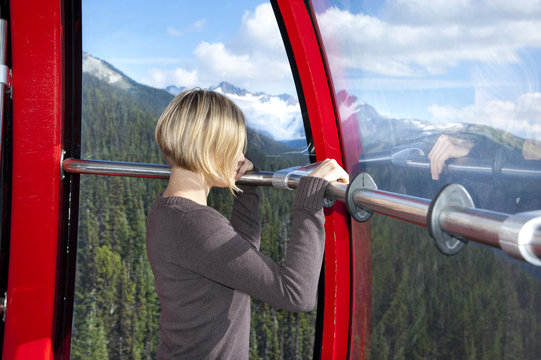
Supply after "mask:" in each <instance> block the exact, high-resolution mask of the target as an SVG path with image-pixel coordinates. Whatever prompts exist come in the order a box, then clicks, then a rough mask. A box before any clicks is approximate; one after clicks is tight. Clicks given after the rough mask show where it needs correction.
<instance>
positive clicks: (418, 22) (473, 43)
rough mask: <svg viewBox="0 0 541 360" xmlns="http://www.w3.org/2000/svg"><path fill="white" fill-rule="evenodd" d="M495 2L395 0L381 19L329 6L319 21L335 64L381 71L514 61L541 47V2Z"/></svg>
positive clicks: (406, 72) (406, 73) (429, 71)
mask: <svg viewBox="0 0 541 360" xmlns="http://www.w3.org/2000/svg"><path fill="white" fill-rule="evenodd" d="M496 1H497V3H498V4H496V5H495V1H494V0H491V1H490V3H489V2H488V0H485V1H477V0H471V1H468V0H462V1H459V2H455V1H453V2H451V1H446V0H434V1H432V0H417V1H407V2H406V1H404V0H394V1H389V2H388V3H387V5H386V7H385V9H384V10H383V13H382V16H381V18H376V17H373V16H369V15H366V14H363V13H359V14H352V13H350V12H348V11H345V10H340V9H338V8H336V7H331V8H329V9H327V10H326V11H325V12H323V13H320V14H318V16H317V19H318V23H319V25H320V28H321V29H322V36H323V38H324V42H325V44H326V45H327V44H331V45H330V46H328V47H327V48H328V50H329V52H330V54H328V55H329V57H331V58H332V62H333V63H335V64H338V65H340V66H344V67H347V68H353V69H361V70H364V71H368V72H370V73H374V74H379V75H388V76H402V77H416V76H426V75H435V74H444V73H446V72H447V71H448V69H449V68H452V67H456V66H457V65H458V64H459V63H460V62H462V61H480V62H485V61H496V62H499V63H518V62H519V61H520V57H519V52H520V50H521V49H523V48H525V47H534V48H538V47H541V37H540V36H538V33H539V30H538V29H539V28H540V27H541V16H540V15H541V5H540V4H541V3H540V2H539V1H531V0H525V1H523V2H521V3H520V5H517V3H518V1H514V2H509V1H503V0H496ZM337 39H338V41H337ZM337 43H338V44H347V45H344V46H343V47H339V46H337V45H336V44H337Z"/></svg>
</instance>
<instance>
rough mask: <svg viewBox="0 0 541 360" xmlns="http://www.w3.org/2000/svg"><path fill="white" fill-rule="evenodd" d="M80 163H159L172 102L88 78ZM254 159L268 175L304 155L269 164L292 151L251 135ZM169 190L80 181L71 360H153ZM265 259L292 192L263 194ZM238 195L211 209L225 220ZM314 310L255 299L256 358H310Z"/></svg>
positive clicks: (285, 221)
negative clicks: (155, 242) (154, 233)
mask: <svg viewBox="0 0 541 360" xmlns="http://www.w3.org/2000/svg"><path fill="white" fill-rule="evenodd" d="M83 80H84V86H83V133H82V146H83V157H85V158H93V159H111V160H118V161H134V162H148V163H160V162H162V160H161V155H160V153H159V151H158V149H157V146H156V145H155V141H154V126H155V123H156V120H157V116H158V115H159V112H160V111H161V109H160V106H159V104H164V106H165V104H166V103H167V102H168V101H169V100H170V99H171V95H170V94H168V93H166V92H165V91H159V90H156V89H150V88H147V87H139V86H137V85H136V84H135V85H134V86H136V87H135V88H131V89H129V90H119V89H118V88H115V87H113V86H110V85H108V84H106V83H104V82H102V81H100V80H98V79H96V78H94V77H92V76H89V75H87V74H85V75H84V79H83ZM249 139H252V140H257V141H251V142H250V144H249V149H248V156H249V157H250V158H251V159H252V160H253V161H254V163H255V164H256V165H257V166H259V167H260V168H262V169H264V170H272V171H273V170H277V169H280V168H284V167H290V166H293V165H298V164H304V163H306V162H307V158H306V157H305V156H303V155H295V154H292V155H289V156H288V157H283V156H278V157H268V156H266V155H265V154H269V153H270V154H279V153H281V152H284V151H286V149H287V151H290V150H291V149H290V148H286V147H284V145H281V144H278V143H276V142H274V141H271V140H269V139H268V138H265V137H263V136H260V135H257V134H255V133H253V132H251V131H250V132H249ZM164 187H165V183H164V182H162V181H160V180H154V179H136V178H120V177H106V176H91V175H83V176H82V179H81V194H80V216H79V239H78V249H77V251H78V254H77V256H78V257H77V278H76V284H75V306H74V319H73V331H72V350H71V354H72V356H71V357H72V358H73V359H103V358H110V359H147V358H155V349H156V346H157V342H158V338H159V327H158V318H159V312H160V308H159V302H158V297H157V295H156V293H155V290H154V279H153V275H152V271H151V269H150V266H149V264H148V261H147V259H146V250H145V226H146V216H147V213H148V210H149V208H150V206H151V204H152V202H153V201H154V198H155V197H156V196H157V195H158V194H159V193H160V192H161V191H163V188H164ZM260 194H261V218H262V244H261V248H262V251H263V252H264V253H266V254H267V255H269V256H270V257H272V258H273V259H274V260H275V261H280V259H281V258H282V257H283V255H284V252H285V251H286V249H285V241H284V239H285V238H286V237H287V234H288V231H289V225H290V214H291V205H292V200H293V197H292V196H293V193H291V192H284V191H278V190H273V189H260ZM231 204H232V197H231V194H230V193H229V192H228V191H213V193H212V197H211V198H210V199H209V205H211V206H213V207H215V208H217V209H218V210H219V211H221V212H223V213H224V214H226V215H227V214H228V213H229V211H230V206H231ZM314 322H315V312H312V313H308V314H292V313H288V312H284V311H279V310H276V309H273V308H271V307H269V306H267V305H265V304H262V303H259V302H256V301H254V302H253V310H252V329H251V348H252V352H251V357H252V358H265V359H271V358H276V359H279V358H287V359H290V358H302V359H308V358H311V357H312V352H313V338H314Z"/></svg>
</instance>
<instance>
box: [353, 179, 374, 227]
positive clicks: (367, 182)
mask: <svg viewBox="0 0 541 360" xmlns="http://www.w3.org/2000/svg"><path fill="white" fill-rule="evenodd" d="M361 189H369V190H377V189H378V187H377V185H376V183H375V182H374V179H372V177H371V176H370V175H368V173H364V172H363V173H359V174H357V176H355V177H354V178H353V180H352V181H351V182H350V184H349V186H348V188H347V189H346V207H347V209H348V211H349V214H350V215H351V217H353V218H354V219H355V220H357V221H358V222H365V221H367V220H368V219H370V217H371V216H372V213H373V211H371V210H367V209H363V208H361V207H359V206H357V205H355V202H354V195H355V193H356V192H357V191H359V190H361Z"/></svg>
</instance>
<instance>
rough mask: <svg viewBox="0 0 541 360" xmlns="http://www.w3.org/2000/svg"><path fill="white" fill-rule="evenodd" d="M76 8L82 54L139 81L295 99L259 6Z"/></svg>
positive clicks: (276, 37) (145, 0)
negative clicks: (221, 86)
mask: <svg viewBox="0 0 541 360" xmlns="http://www.w3.org/2000/svg"><path fill="white" fill-rule="evenodd" d="M261 4H264V5H262V6H261ZM82 8H83V50H84V51H87V52H88V53H90V54H91V55H93V56H95V57H98V58H100V59H103V60H106V61H108V62H110V63H111V64H113V65H114V66H115V67H117V68H118V69H120V70H121V71H123V72H124V73H125V74H126V75H128V76H130V77H131V78H133V79H134V80H136V81H138V82H141V83H145V84H148V85H152V86H156V87H165V86H167V85H177V86H178V85H182V86H203V87H208V86H212V85H217V84H218V82H219V81H222V80H225V81H230V82H232V83H234V84H235V85H237V86H240V87H244V88H246V89H248V90H252V91H267V92H269V93H271V94H279V93H284V92H287V93H290V94H295V89H294V85H293V80H292V78H291V73H290V70H289V65H288V63H287V57H286V54H285V50H284V49H283V44H282V42H281V38H280V34H279V30H278V27H277V25H276V21H275V20H274V18H273V16H272V9H271V7H270V4H268V3H267V2H265V1H261V0H259V1H253V0H251V1H247V0H235V1H214V2H208V1H187V0H184V1H179V0H160V1H149V0H134V1H126V0H120V1H117V0H115V1H104V0H83V5H82ZM269 15H271V16H269ZM269 20H271V21H269ZM255 28H257V29H255ZM266 63H269V66H266V71H261V68H262V67H264V66H265V64H266Z"/></svg>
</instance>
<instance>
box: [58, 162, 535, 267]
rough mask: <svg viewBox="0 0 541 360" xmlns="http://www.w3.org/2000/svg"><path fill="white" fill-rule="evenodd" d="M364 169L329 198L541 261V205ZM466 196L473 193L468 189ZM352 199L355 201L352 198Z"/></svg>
mask: <svg viewBox="0 0 541 360" xmlns="http://www.w3.org/2000/svg"><path fill="white" fill-rule="evenodd" d="M62 168H63V170H64V171H66V172H69V173H74V174H98V175H119V176H137V177H149V178H159V179H167V178H168V177H169V175H170V174H171V170H170V169H169V167H168V166H166V165H155V164H141V163H125V162H115V161H98V160H76V159H66V160H64V161H63V162H62ZM313 169H314V166H313V165H312V166H308V167H296V168H289V169H284V170H280V171H277V172H274V173H273V172H267V171H252V172H249V173H246V174H244V175H243V176H242V177H241V179H240V180H239V181H237V184H244V185H258V186H273V187H277V188H280V189H295V188H297V186H298V184H299V181H300V179H301V178H302V177H303V176H306V175H308V174H310V172H311V171H312V170H313ZM359 175H364V177H358V178H355V179H353V181H352V182H351V184H349V185H346V184H342V183H339V182H333V183H331V184H330V185H329V186H328V188H327V190H326V192H325V197H327V198H329V199H332V200H339V201H343V202H346V204H347V206H348V210H350V213H351V215H352V216H353V217H354V218H355V219H357V220H359V219H358V218H357V217H356V215H355V213H354V211H352V210H355V208H358V209H361V210H362V211H366V212H368V213H369V215H370V214H371V212H377V213H380V214H383V215H387V216H391V217H394V218H397V219H400V220H404V221H408V222H411V223H413V224H416V225H420V226H425V227H428V228H429V230H430V233H431V235H432V236H433V237H434V239H435V241H436V245H437V246H438V248H439V249H440V250H442V252H444V253H446V254H448V255H452V254H455V253H457V252H458V251H460V249H461V248H462V247H458V248H457V247H455V245H453V244H450V245H449V246H450V248H449V252H446V249H445V246H447V245H446V244H447V243H446V242H447V241H449V239H448V237H451V238H452V239H455V242H461V241H462V240H466V239H467V240H471V241H475V242H479V243H482V244H485V245H488V246H492V247H495V248H500V249H502V250H504V251H505V252H506V253H507V254H509V255H511V256H513V257H516V258H519V259H521V260H525V261H528V262H530V263H532V264H535V265H541V211H537V212H527V213H518V214H514V215H509V214H505V213H500V212H495V211H489V210H483V209H477V208H475V207H474V206H473V202H472V203H471V206H470V205H468V204H470V203H468V202H465V203H461V202H460V201H458V202H457V195H460V192H458V193H456V192H453V191H456V186H459V185H456V184H455V189H451V187H450V188H449V189H447V190H451V192H449V191H447V190H446V189H445V188H444V189H442V191H441V192H440V194H438V196H437V197H436V198H435V199H434V200H432V201H431V200H428V199H424V198H419V197H414V196H408V195H402V194H397V193H392V192H388V191H382V190H377V188H375V186H374V185H373V184H371V183H370V182H369V181H368V180H371V178H370V177H369V176H368V175H367V174H359ZM368 178H370V179H368ZM358 179H359V180H358ZM360 180H362V181H360ZM371 181H372V180H371ZM463 191H465V190H463ZM464 196H466V198H469V194H467V192H466V193H465V194H464ZM350 199H351V200H350ZM350 202H352V203H353V204H350ZM461 204H466V205H461ZM362 216H365V214H362ZM369 217H370V216H367V217H366V218H364V219H363V220H360V221H364V220H367V219H368V218H369ZM434 227H436V228H437V229H435V228H434ZM435 230H438V231H435ZM438 236H439V237H441V236H443V239H438ZM442 244H443V245H442ZM452 245H453V246H452ZM462 246H463V244H462ZM442 247H443V249H442Z"/></svg>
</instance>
